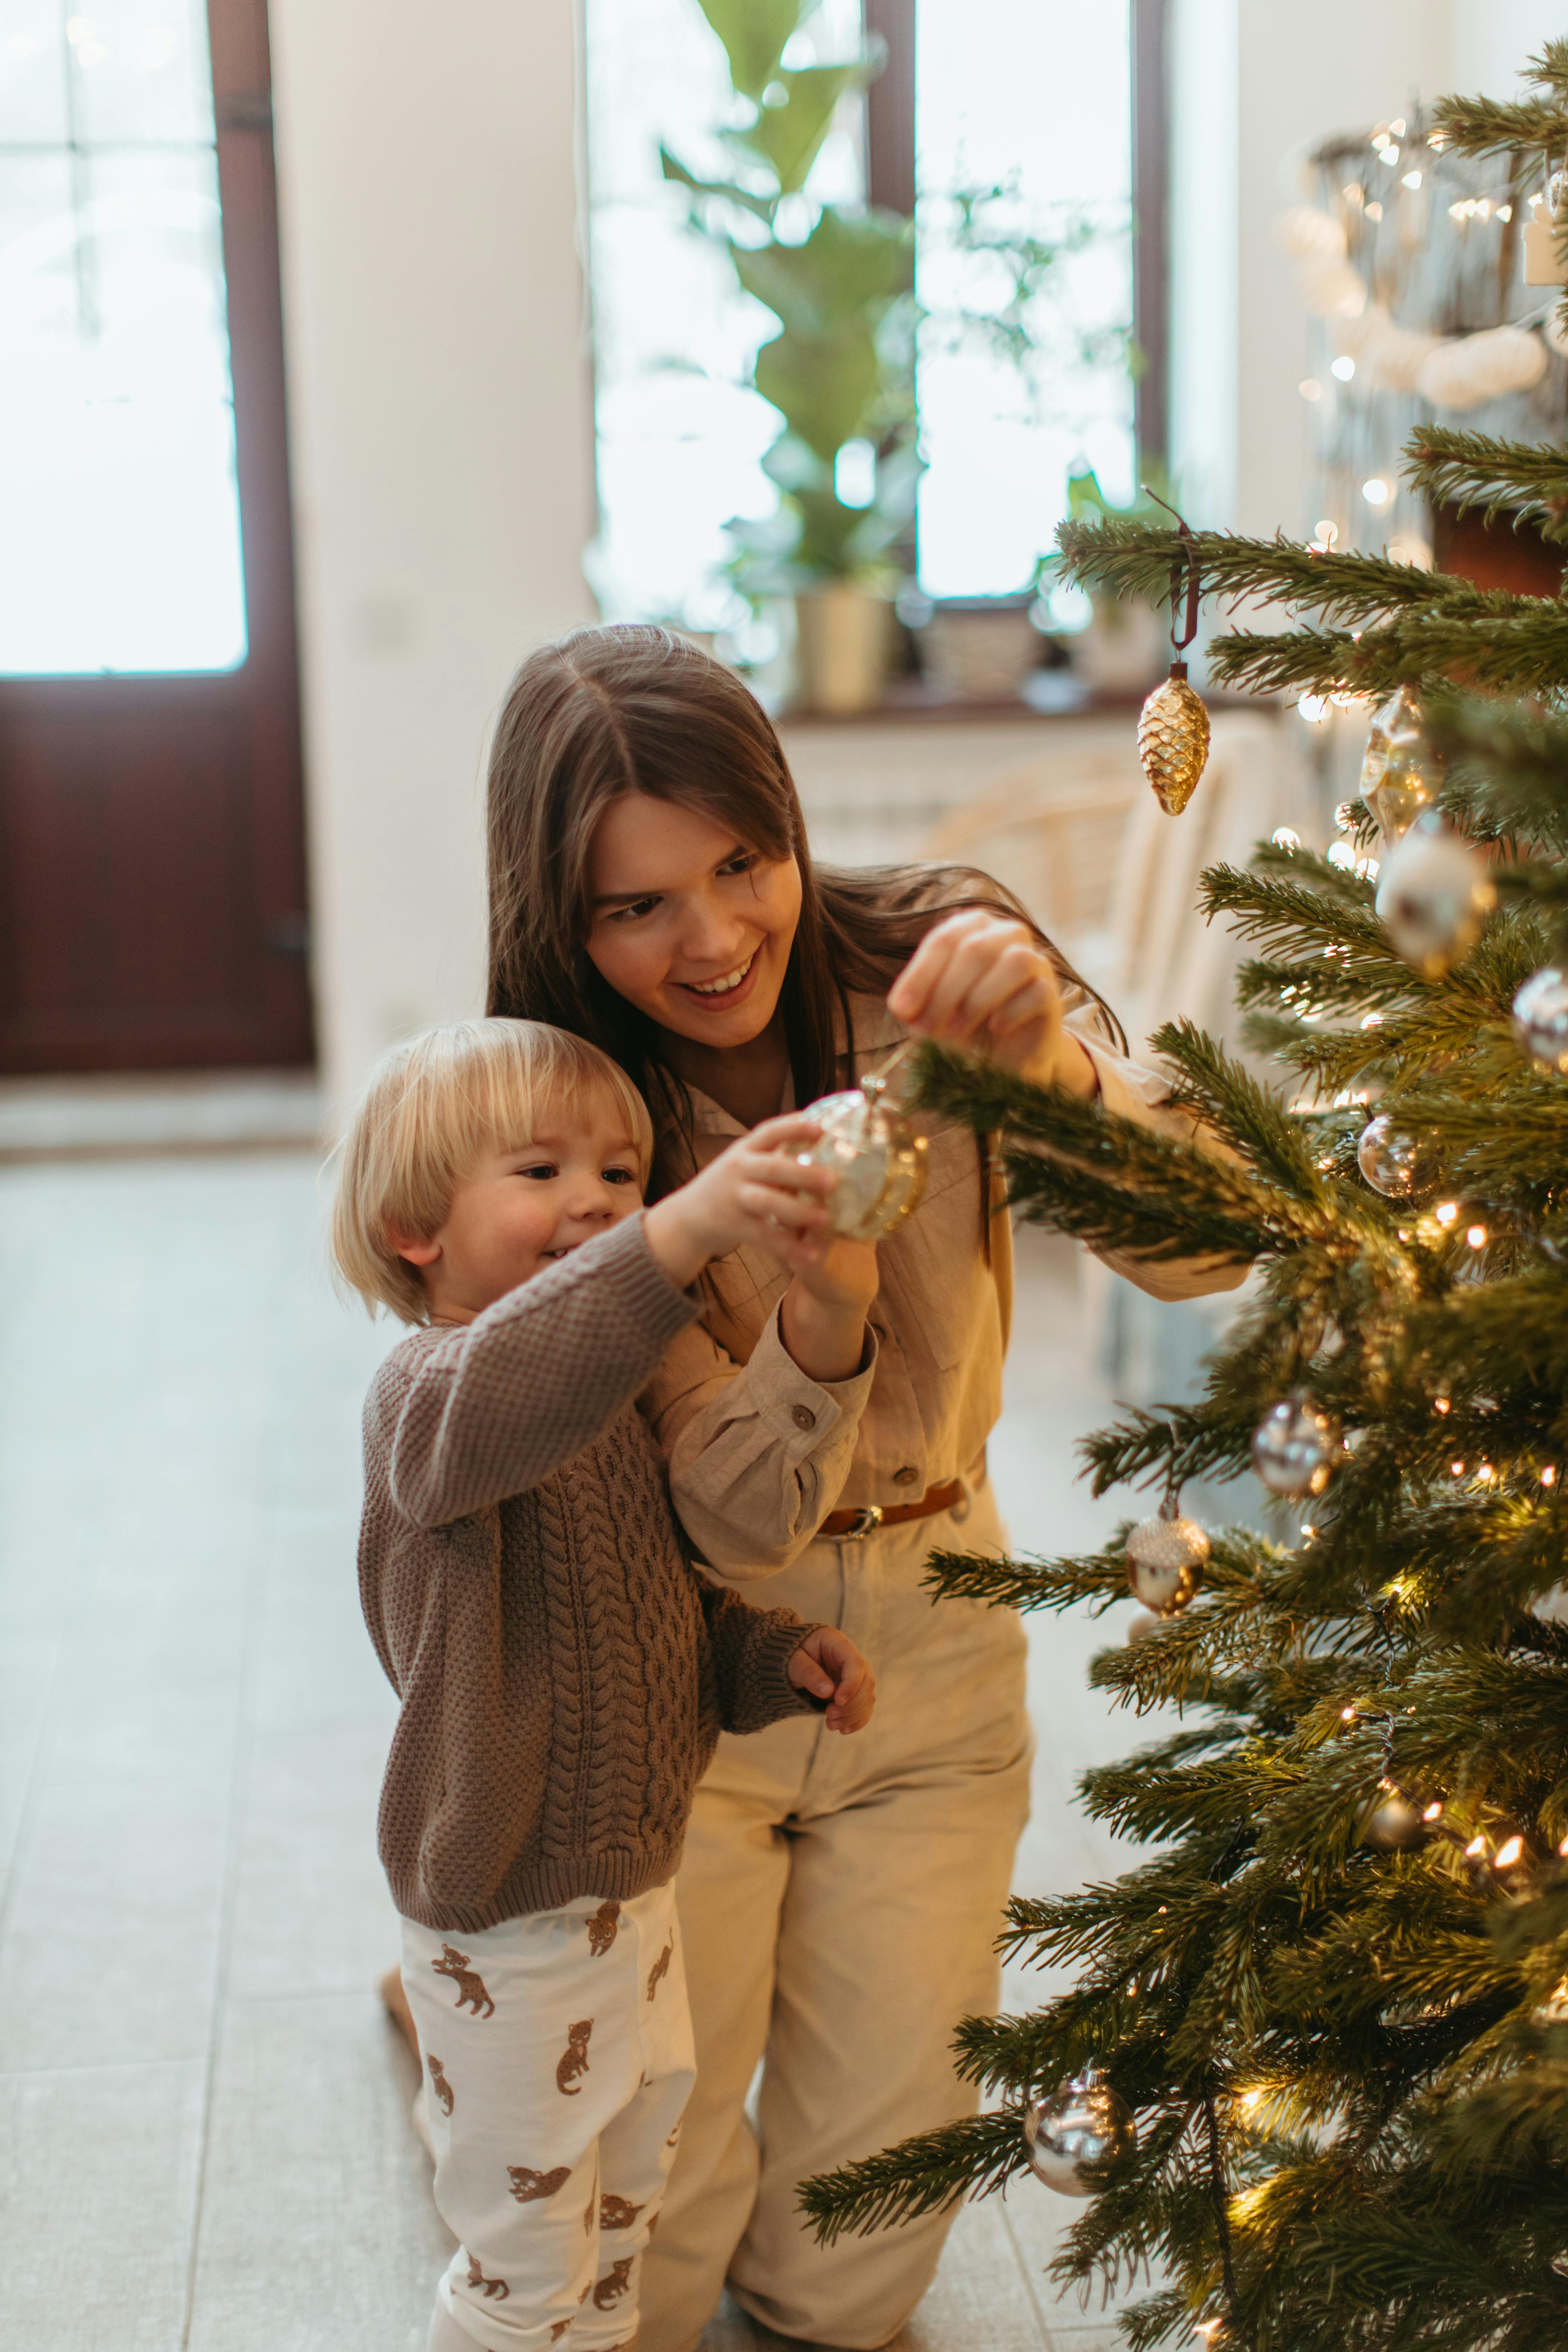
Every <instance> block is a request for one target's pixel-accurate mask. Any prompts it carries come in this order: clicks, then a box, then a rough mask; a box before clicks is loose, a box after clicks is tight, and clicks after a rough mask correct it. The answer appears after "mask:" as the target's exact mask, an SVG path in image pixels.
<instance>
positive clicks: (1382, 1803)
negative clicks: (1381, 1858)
mask: <svg viewBox="0 0 1568 2352" xmlns="http://www.w3.org/2000/svg"><path fill="white" fill-rule="evenodd" d="M1361 1834H1362V1841H1363V1844H1366V1845H1374V1846H1379V1847H1381V1848H1382V1850H1383V1851H1384V1853H1407V1852H1408V1851H1409V1850H1410V1848H1411V1847H1412V1846H1417V1845H1424V1844H1425V1843H1426V1822H1424V1821H1423V1820H1422V1818H1421V1815H1420V1812H1419V1811H1418V1809H1417V1808H1416V1807H1415V1805H1413V1804H1411V1803H1410V1801H1409V1800H1408V1799H1407V1798H1406V1797H1405V1796H1403V1795H1402V1794H1401V1793H1400V1791H1399V1790H1397V1789H1396V1788H1395V1787H1394V1783H1393V1781H1392V1780H1384V1782H1383V1783H1382V1785H1381V1786H1380V1788H1379V1790H1378V1792H1377V1802H1376V1804H1375V1805H1373V1807H1372V1809H1371V1811H1369V1812H1368V1814H1367V1817H1366V1819H1365V1821H1363V1823H1362V1825H1361Z"/></svg>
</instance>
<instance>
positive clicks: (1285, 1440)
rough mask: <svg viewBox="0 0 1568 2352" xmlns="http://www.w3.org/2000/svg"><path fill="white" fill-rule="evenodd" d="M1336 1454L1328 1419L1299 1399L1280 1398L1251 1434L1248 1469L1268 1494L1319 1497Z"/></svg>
mask: <svg viewBox="0 0 1568 2352" xmlns="http://www.w3.org/2000/svg"><path fill="white" fill-rule="evenodd" d="M1339 1454H1340V1433H1339V1429H1338V1426H1337V1425H1336V1423H1335V1422H1334V1420H1333V1418H1332V1416H1331V1414H1329V1413H1326V1412H1320V1411H1319V1409H1318V1407H1317V1406H1316V1405H1315V1404H1312V1403H1310V1402H1309V1401H1308V1399H1307V1398H1305V1397H1281V1398H1280V1400H1279V1403H1278V1404H1274V1405H1270V1406H1269V1408H1268V1412H1266V1413H1265V1414H1264V1416H1263V1418H1262V1420H1261V1421H1260V1422H1259V1423H1258V1426H1257V1428H1256V1429H1255V1430H1254V1431H1253V1433H1252V1466H1253V1468H1254V1469H1255V1470H1256V1471H1257V1473H1258V1476H1259V1477H1260V1478H1261V1479H1262V1481H1263V1483H1264V1485H1265V1486H1267V1487H1268V1491H1269V1493H1270V1494H1271V1495H1288V1496H1291V1497H1293V1498H1294V1499H1296V1500H1298V1501H1299V1500H1300V1498H1301V1497H1302V1496H1307V1495H1321V1493H1322V1491H1323V1489H1324V1487H1325V1486H1327V1485H1328V1483H1329V1480H1330V1479H1331V1477H1332V1475H1333V1471H1334V1464H1335V1462H1336V1461H1337V1460H1338V1458H1339Z"/></svg>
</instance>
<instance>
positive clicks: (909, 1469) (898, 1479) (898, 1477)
mask: <svg viewBox="0 0 1568 2352" xmlns="http://www.w3.org/2000/svg"><path fill="white" fill-rule="evenodd" d="M920 1475H921V1474H920V1472H919V1471H918V1470H917V1469H916V1468H915V1465H914V1464H913V1463H912V1462H906V1463H905V1465H904V1466H903V1468H902V1469H901V1470H895V1471H894V1473H893V1484H894V1486H913V1485H914V1483H915V1480H916V1479H917V1478H918V1477H919V1476H920Z"/></svg>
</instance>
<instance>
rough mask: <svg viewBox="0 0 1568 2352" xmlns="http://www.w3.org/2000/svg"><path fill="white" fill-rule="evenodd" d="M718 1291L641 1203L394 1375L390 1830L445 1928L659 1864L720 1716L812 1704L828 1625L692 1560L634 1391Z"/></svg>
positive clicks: (382, 1630)
mask: <svg viewBox="0 0 1568 2352" xmlns="http://www.w3.org/2000/svg"><path fill="white" fill-rule="evenodd" d="M696 1313H697V1308H696V1307H695V1306H694V1305H693V1304H692V1302H691V1300H690V1299H689V1297H686V1296H685V1294H684V1293H682V1292H680V1291H679V1290H677V1289H676V1288H675V1287H674V1286H673V1285H672V1284H671V1283H670V1282H669V1280H668V1277H667V1276H665V1275H664V1273H663V1272H662V1270H661V1269H660V1267H659V1266H658V1264H657V1263H656V1261H655V1260H654V1258H653V1256H652V1255H651V1253H650V1252H649V1249H648V1246H647V1240H646V1238H645V1236H644V1234H643V1221H642V1218H641V1217H640V1216H636V1217H631V1218H628V1219H626V1221H625V1222H624V1223H620V1224H618V1225H616V1226H615V1227H614V1228H613V1229H612V1230H611V1231H610V1232H609V1233H608V1234H603V1235H601V1236H599V1237H598V1238H597V1239H595V1240H594V1241H592V1242H588V1243H585V1244H584V1245H583V1246H582V1248H580V1249H577V1250H574V1252H573V1253H572V1255H570V1256H569V1257H567V1258H564V1259H562V1260H561V1261H559V1262H558V1263H557V1264H556V1265H552V1266H548V1267H546V1268H545V1270H544V1271H543V1272H542V1273H541V1274H538V1275H536V1276H534V1277H533V1279H532V1280H531V1281H530V1282H527V1283H524V1284H523V1285H522V1286H521V1287H520V1288H519V1289H517V1290H514V1291H511V1292H510V1293H509V1295H508V1296H507V1297H505V1298H502V1299H500V1300H498V1301H497V1303H496V1304H495V1305H494V1306H493V1307H487V1308H486V1310H485V1312H484V1313H483V1314H482V1315H480V1316H479V1317H478V1318H476V1320H475V1321H473V1322H472V1323H468V1324H464V1325H461V1326H452V1325H432V1326H430V1327H428V1328H426V1329H423V1330H419V1331H416V1332H415V1333H413V1334H412V1336H411V1337H410V1338H408V1339H405V1340H404V1341H403V1343H402V1344H401V1346H399V1347H397V1348H395V1349H393V1351H392V1353H391V1355H390V1356H389V1357H388V1358H387V1360H386V1361H385V1362H384V1364H383V1365H382V1367H381V1369H380V1370H379V1371H378V1372H377V1374H376V1377H375V1380H374V1383H373V1384H372V1387H371V1391H370V1396H369V1398H368V1400H367V1402H366V1405H365V1414H364V1454H365V1504H364V1519H363V1528H362V1530H361V1536H360V1552H359V1573H360V1596H361V1600H362V1601H363V1607H364V1614H365V1622H366V1623H367V1624H368V1626H369V1628H370V1633H371V1639H372V1640H373V1642H374V1643H375V1648H376V1654H377V1655H378V1656H379V1658H380V1660H381V1663H382V1664H383V1666H384V1669H385V1671H386V1674H387V1675H388V1677H389V1678H390V1680H391V1682H392V1685H393V1687H394V1689H395V1691H396V1692H397V1695H398V1696H399V1698H400V1699H401V1700H402V1702H403V1706H402V1712H401V1714H400V1715H399V1717H398V1722H397V1728H396V1730H395V1733H394V1735H393V1741H392V1750H391V1754H390V1756H389V1757H388V1759H387V1767H386V1777H385V1780H384V1783H383V1786H382V1794H381V1815H380V1837H379V1843H380V1851H381V1859H382V1862H383V1864H384V1867H385V1871H386V1874H387V1878H388V1881H389V1882H390V1885H391V1887H392V1894H393V1899H394V1900H395V1903H396V1905H397V1907H398V1909H399V1910H400V1911H403V1912H405V1913H406V1914H407V1915H408V1916H409V1917H410V1918H414V1919H417V1920H419V1921H420V1922H421V1923H422V1924H423V1925H424V1926H425V1927H444V1928H451V1929H456V1930H461V1931H465V1932H468V1933H472V1932H474V1931H475V1930H476V1929H479V1928H481V1927H495V1926H496V1925H498V1924H499V1922H500V1921H501V1920H502V1919H510V1918H515V1917H517V1916H520V1915H521V1914H522V1913H525V1912H530V1911H544V1910H552V1909H554V1908H555V1907H556V1906H559V1905H561V1904H563V1903H566V1902H570V1901H571V1900H573V1898H574V1897H575V1896H578V1895H598V1896H605V1897H610V1896H614V1897H617V1898H619V1899H621V1900H623V1901H624V1900H626V1898H627V1897H629V1896H631V1895H637V1894H639V1893H641V1892H642V1890H643V1889H644V1888H645V1887H648V1886H656V1885H660V1884H661V1883H662V1882H663V1881H664V1880H665V1879H667V1878H668V1877H669V1876H670V1874H672V1872H673V1871H674V1869H675V1866H676V1864H677V1863H678V1861H679V1857H680V1848H681V1843H682V1841H683V1839H684V1837H685V1833H686V1824H687V1820H688V1817H689V1813H690V1810H691V1800H692V1794H693V1791H694V1790H695V1788H696V1785H697V1781H698V1780H699V1778H700V1774H701V1773H702V1771H703V1770H704V1769H705V1767H706V1766H707V1763H708V1760H709V1759H710V1756H711V1754H712V1752H713V1748H714V1745H715V1743H716V1741H717V1738H718V1735H719V1732H720V1730H721V1728H722V1729H725V1730H731V1731H755V1730H761V1729H762V1728H763V1727H764V1726H765V1725H767V1724H770V1723H773V1722H776V1721H778V1720H779V1719H780V1717H784V1716H786V1715H793V1714H797V1713H801V1712H805V1711H807V1710H808V1709H809V1701H808V1700H807V1699H806V1698H805V1696H804V1694H803V1693H801V1692H800V1691H798V1690H797V1689H796V1688H795V1685H794V1684H792V1683H791V1682H790V1680H789V1678H788V1675H787V1674H786V1672H785V1669H786V1667H787V1665H788V1662H789V1660H790V1658H791V1657H792V1656H793V1655H794V1654H795V1651H796V1649H798V1647H799V1646H800V1643H801V1642H802V1641H803V1640H804V1638H805V1635H806V1634H807V1633H809V1632H810V1631H812V1630H813V1629H812V1628H811V1627H810V1626H808V1625H805V1624H803V1623H802V1622H801V1621H800V1619H799V1618H797V1617H796V1616H795V1614H794V1612H792V1611H790V1610H787V1609H774V1610H768V1611H763V1610H757V1609H752V1608H750V1607H749V1606H748V1605H747V1604H746V1603H745V1602H744V1601H741V1600H740V1599H739V1598H738V1596H737V1595H736V1594H734V1593H733V1592H730V1591H723V1590H721V1589H720V1588H719V1587H717V1586H714V1585H712V1584H710V1583H709V1582H708V1580H706V1579H705V1578H703V1577H701V1576H700V1575H699V1574H698V1572H697V1571H696V1570H695V1569H693V1568H692V1567H691V1566H690V1565H689V1562H688V1560H687V1559H686V1558H685V1557H684V1554H683V1552H682V1549H681V1545H680V1542H679V1538H678V1536H677V1532H676V1527H675V1521H674V1517H673V1516H672V1514H671V1511H670V1507H669V1501H668V1491H667V1488H666V1484H665V1473H664V1465H663V1461H662V1458H661V1456H660V1454H659V1452H658V1446H657V1445H656V1444H655V1443H654V1440H653V1438H652V1437H651V1436H650V1434H649V1433H648V1430H647V1425H646V1423H644V1422H643V1420H642V1418H641V1416H640V1414H639V1413H638V1412H637V1410H636V1408H635V1405H634V1403H633V1399H634V1397H635V1396H636V1394H637V1391H638V1390H639V1389H640V1388H641V1387H642V1385H643V1383H644V1381H646V1380H647V1376H648V1374H649V1373H650V1372H651V1371H652V1370H653V1368H654V1366H655V1365H656V1364H657V1363H658V1360H659V1358H660V1357H661V1356H662V1355H663V1353H664V1351H665V1349H666V1348H667V1347H668V1344H669V1342H670V1340H671V1339H673V1338H674V1337H675V1335H676V1333H677V1332H678V1331H679V1330H682V1329H683V1328H685V1326H686V1325H687V1324H688V1323H689V1322H691V1321H692V1320H693V1319H694V1318H695V1316H696Z"/></svg>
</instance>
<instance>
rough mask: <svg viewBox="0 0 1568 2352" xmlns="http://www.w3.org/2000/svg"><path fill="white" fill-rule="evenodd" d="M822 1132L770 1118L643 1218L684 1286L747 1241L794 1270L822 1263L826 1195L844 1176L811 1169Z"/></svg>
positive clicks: (656, 1248) (812, 1123) (802, 1121)
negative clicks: (809, 1154)
mask: <svg viewBox="0 0 1568 2352" xmlns="http://www.w3.org/2000/svg"><path fill="white" fill-rule="evenodd" d="M821 1132H822V1129H821V1128H820V1127H819V1126H818V1125H817V1123H816V1120H815V1119H814V1118H767V1119H764V1120H763V1123H762V1125H761V1126H760V1127H754V1128H752V1130H751V1133H750V1134H749V1135H742V1136H737V1137H736V1139H735V1140H734V1142H733V1143H731V1144H727V1145H726V1146H725V1148H724V1150H722V1151H721V1153H720V1154H719V1156H718V1158H717V1159H716V1160H710V1161H709V1163H708V1165H707V1167H706V1168H702V1169H700V1170H699V1171H698V1172H697V1174H696V1175H695V1176H693V1177H692V1178H691V1179H690V1180H689V1181H688V1182H687V1183H685V1184H682V1185H681V1186H680V1188H679V1191H678V1192H670V1193H668V1194H667V1195H666V1197H665V1198H664V1199H663V1200H662V1201H659V1202H656V1203H655V1205H654V1207H652V1208H651V1209H650V1210H649V1211H648V1212H647V1216H646V1217H645V1218H644V1220H643V1228H644V1231H645V1233H646V1234H647V1245H648V1247H649V1249H650V1250H651V1251H652V1252H653V1255H654V1256H655V1258H656V1259H657V1260H658V1264H659V1265H660V1266H662V1268H663V1269H664V1271H665V1273H666V1274H667V1275H668V1276H669V1278H670V1280H671V1282H673V1283H674V1284H675V1285H676V1286H677V1287H678V1288H679V1289H681V1290H684V1289H685V1288H686V1286H687V1284H688V1283H689V1282H695V1280H696V1279H697V1276H699V1275H700V1273H701V1271H702V1269H703V1267H704V1266H705V1265H707V1264H708V1263H709V1261H710V1258H716V1257H725V1256H727V1255H729V1253H730V1251H731V1250H732V1249H739V1248H740V1247H741V1246H742V1244H743V1243H747V1242H750V1243H752V1244H753V1245H754V1246H755V1247H756V1248H758V1249H764V1250H769V1251H771V1252H772V1254H773V1256H774V1257H776V1258H779V1259H781V1260H782V1261H783V1263H784V1265H786V1266H788V1267H789V1269H790V1271H791V1273H792V1274H794V1273H797V1272H800V1271H803V1270H805V1269H806V1268H809V1267H815V1266H816V1265H818V1264H819V1263H820V1261H821V1258H822V1254H823V1236H824V1235H825V1234H826V1229H827V1209H826V1200H825V1195H826V1194H827V1193H829V1192H832V1190H833V1188H834V1186H835V1185H836V1184H837V1181H838V1179H837V1176H836V1175H835V1174H834V1173H833V1171H832V1170H831V1169H827V1168H803V1167H802V1166H801V1164H800V1160H799V1158H798V1154H799V1153H801V1152H802V1151H804V1150H805V1148H806V1146H807V1145H808V1144H811V1143H815V1142H816V1139H817V1137H818V1136H819V1135H820V1134H821Z"/></svg>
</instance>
